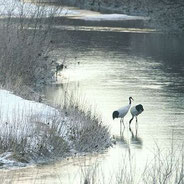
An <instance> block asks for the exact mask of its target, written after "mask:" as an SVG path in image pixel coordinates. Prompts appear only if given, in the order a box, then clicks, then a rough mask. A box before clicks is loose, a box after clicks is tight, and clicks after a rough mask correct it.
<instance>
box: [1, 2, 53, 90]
mask: <svg viewBox="0 0 184 184" xmlns="http://www.w3.org/2000/svg"><path fill="white" fill-rule="evenodd" d="M14 9H17V6H16V5H15V7H13V8H12V12H9V14H8V15H7V18H4V19H2V20H1V22H0V83H1V84H3V85H5V84H6V83H11V84H12V85H17V86H21V85H27V86H32V87H35V86H36V85H40V84H45V83H46V82H47V81H48V79H51V78H52V77H53V73H52V72H51V68H50V65H51V64H52V63H51V61H48V53H49V52H50V50H51V49H52V46H51V45H52V44H51V40H50V36H49V31H50V28H51V25H52V16H53V13H50V15H49V16H50V21H47V24H45V22H44V19H43V18H44V17H45V16H46V13H47V12H46V10H44V8H41V7H39V6H38V8H37V9H35V12H32V14H31V15H29V17H27V18H26V12H24V4H22V5H21V6H19V7H18V10H19V13H18V15H17V17H14V15H13V11H14ZM47 16H48V15H47Z"/></svg>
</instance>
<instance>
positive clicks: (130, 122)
mask: <svg viewBox="0 0 184 184" xmlns="http://www.w3.org/2000/svg"><path fill="white" fill-rule="evenodd" d="M133 119H134V116H132V119H130V121H129V127H130V125H131V122H132V120H133Z"/></svg>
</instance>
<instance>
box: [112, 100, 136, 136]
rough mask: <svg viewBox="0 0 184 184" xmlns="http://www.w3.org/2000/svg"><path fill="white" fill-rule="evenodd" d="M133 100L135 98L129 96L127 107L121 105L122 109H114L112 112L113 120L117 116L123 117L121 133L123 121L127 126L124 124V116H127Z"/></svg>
mask: <svg viewBox="0 0 184 184" xmlns="http://www.w3.org/2000/svg"><path fill="white" fill-rule="evenodd" d="M132 100H133V98H132V97H129V104H128V105H127V106H125V107H121V108H120V109H118V110H116V111H114V112H113V113H112V118H113V120H114V119H115V118H121V119H120V133H121V130H122V123H123V126H124V127H125V125H124V117H125V116H126V114H127V113H128V111H129V109H130V107H131V104H132Z"/></svg>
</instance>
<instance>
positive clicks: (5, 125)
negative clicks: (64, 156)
mask: <svg viewBox="0 0 184 184" xmlns="http://www.w3.org/2000/svg"><path fill="white" fill-rule="evenodd" d="M53 120H56V122H57V121H58V122H61V121H62V120H65V117H62V116H61V113H60V112H59V111H58V110H57V109H55V108H52V107H50V106H48V105H45V104H42V103H38V102H34V101H29V100H25V99H23V98H21V97H18V96H16V95H14V94H12V93H11V92H9V91H6V90H3V89H0V122H1V123H0V138H1V144H3V143H2V142H3V141H4V144H8V143H9V141H8V140H9V139H11V138H13V139H14V140H17V141H19V140H20V141H21V139H22V138H25V137H26V140H27V143H28V144H27V145H28V148H25V149H26V150H30V149H31V150H37V149H38V147H37V145H39V141H40V140H41V136H42V134H44V132H45V131H48V129H49V128H50V127H51V126H52V122H53ZM48 122H49V125H48ZM54 122H55V121H54ZM61 127H62V130H61V131H60V133H61V134H60V136H62V137H64V136H66V133H67V126H66V124H64V123H63V124H62V125H61ZM66 139H67V137H66ZM48 147H50V150H51V151H52V148H51V145H48ZM12 154H13V153H12ZM9 158H10V159H9ZM1 163H2V164H3V167H12V166H23V165H24V164H22V163H19V162H17V161H16V160H12V159H11V153H10V152H4V153H3V154H1V155H0V164H1ZM0 166H1V165H0Z"/></svg>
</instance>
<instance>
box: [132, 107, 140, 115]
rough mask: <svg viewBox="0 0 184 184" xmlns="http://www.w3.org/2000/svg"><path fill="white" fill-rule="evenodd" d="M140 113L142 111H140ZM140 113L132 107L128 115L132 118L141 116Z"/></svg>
mask: <svg viewBox="0 0 184 184" xmlns="http://www.w3.org/2000/svg"><path fill="white" fill-rule="evenodd" d="M141 112H142V111H141ZM141 112H138V111H137V109H136V108H135V106H133V107H132V108H131V109H130V113H131V114H132V116H138V115H139V114H141Z"/></svg>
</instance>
